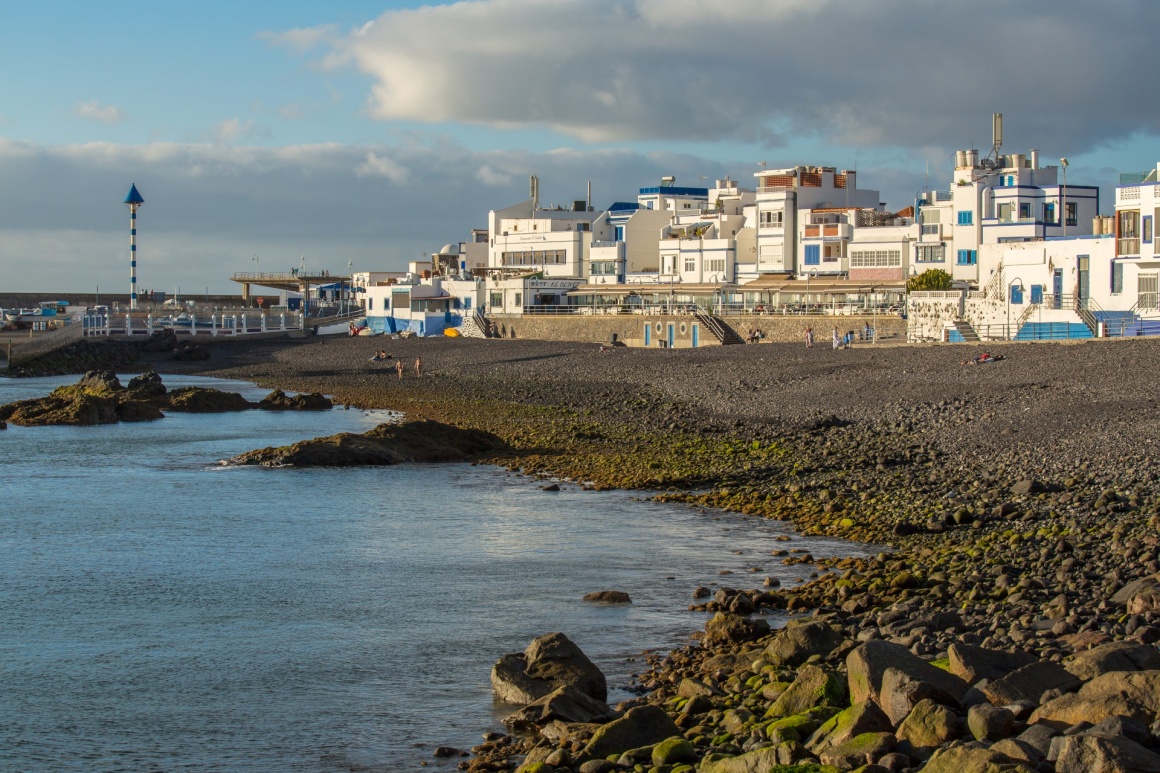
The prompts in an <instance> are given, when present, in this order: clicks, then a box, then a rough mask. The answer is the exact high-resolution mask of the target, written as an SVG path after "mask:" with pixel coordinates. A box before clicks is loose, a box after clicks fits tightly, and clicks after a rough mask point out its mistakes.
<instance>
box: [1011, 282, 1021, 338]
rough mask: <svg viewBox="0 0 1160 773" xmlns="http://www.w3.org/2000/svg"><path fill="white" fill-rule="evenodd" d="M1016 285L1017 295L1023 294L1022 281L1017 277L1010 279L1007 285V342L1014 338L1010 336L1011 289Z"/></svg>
mask: <svg viewBox="0 0 1160 773" xmlns="http://www.w3.org/2000/svg"><path fill="white" fill-rule="evenodd" d="M1016 284H1018V285H1019V293H1020V294H1022V293H1023V280H1022V279H1020V278H1019V277H1015V278H1014V279H1012V280H1011V281H1010V282H1008V283H1007V339H1008V340H1014V338H1015V336H1013V335H1011V289H1012V288H1013V287H1015V285H1016Z"/></svg>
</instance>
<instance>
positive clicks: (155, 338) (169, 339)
mask: <svg viewBox="0 0 1160 773" xmlns="http://www.w3.org/2000/svg"><path fill="white" fill-rule="evenodd" d="M176 348H177V334H176V333H174V332H173V329H172V328H168V327H166V328H162V329H161V330H157V331H154V333H153V334H152V335H151V336H149V337H148V338H147V339H145V341H144V343H142V344H141V351H143V352H171V351H173V350H174V349H176ZM130 389H132V387H130Z"/></svg>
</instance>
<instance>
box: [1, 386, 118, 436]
mask: <svg viewBox="0 0 1160 773" xmlns="http://www.w3.org/2000/svg"><path fill="white" fill-rule="evenodd" d="M119 420H120V419H119V418H118V417H117V398H116V396H115V395H113V394H112V393H105V394H93V393H89V392H84V391H81V390H80V389H78V388H77V387H75V386H71V387H60V388H58V389H54V390H53V391H52V393H51V394H49V395H48V396H47V397H38V398H35V399H32V400H18V401H17V402H14V403H8V404H7V405H5V406H3V407H0V421H8V422H11V423H12V424H15V425H16V426H18V427H47V426H71V427H91V426H96V425H100V424H116V423H117V422H118V421H119Z"/></svg>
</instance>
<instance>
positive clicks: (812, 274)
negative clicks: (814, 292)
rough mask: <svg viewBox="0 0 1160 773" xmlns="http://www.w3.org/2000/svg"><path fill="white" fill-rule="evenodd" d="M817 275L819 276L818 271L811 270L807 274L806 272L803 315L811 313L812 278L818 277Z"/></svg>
mask: <svg viewBox="0 0 1160 773" xmlns="http://www.w3.org/2000/svg"><path fill="white" fill-rule="evenodd" d="M817 275H818V270H817V269H811V270H810V271H807V272H806V298H805V302H804V303H802V313H803V314H808V313H809V305H810V278H811V277H815V276H817Z"/></svg>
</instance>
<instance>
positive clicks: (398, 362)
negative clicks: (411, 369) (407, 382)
mask: <svg viewBox="0 0 1160 773" xmlns="http://www.w3.org/2000/svg"><path fill="white" fill-rule="evenodd" d="M395 372H397V373H398V374H399V381H402V380H403V361H402V360H395Z"/></svg>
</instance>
